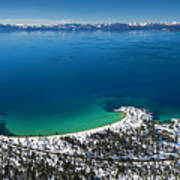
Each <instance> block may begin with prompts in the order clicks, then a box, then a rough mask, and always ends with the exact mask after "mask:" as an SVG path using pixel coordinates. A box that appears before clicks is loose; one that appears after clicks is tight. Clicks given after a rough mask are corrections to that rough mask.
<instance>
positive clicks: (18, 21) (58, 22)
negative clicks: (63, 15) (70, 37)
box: [0, 19, 74, 25]
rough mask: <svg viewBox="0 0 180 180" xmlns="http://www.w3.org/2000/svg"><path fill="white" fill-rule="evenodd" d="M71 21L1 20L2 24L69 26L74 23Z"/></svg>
mask: <svg viewBox="0 0 180 180" xmlns="http://www.w3.org/2000/svg"><path fill="white" fill-rule="evenodd" d="M73 22H74V21H72V20H71V19H0V23H1V24H36V25H42V24H43V25H50V24H69V23H73Z"/></svg>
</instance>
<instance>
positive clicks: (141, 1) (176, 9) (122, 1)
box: [0, 0, 180, 24]
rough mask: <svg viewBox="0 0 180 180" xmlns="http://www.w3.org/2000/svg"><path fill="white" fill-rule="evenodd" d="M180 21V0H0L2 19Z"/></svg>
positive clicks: (22, 21)
mask: <svg viewBox="0 0 180 180" xmlns="http://www.w3.org/2000/svg"><path fill="white" fill-rule="evenodd" d="M172 21H178V22H179V21H180V0H29V1H28V0H0V23H10V24H26V23H27V24H59V23H71V22H75V23H103V22H172Z"/></svg>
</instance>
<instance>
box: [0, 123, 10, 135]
mask: <svg viewBox="0 0 180 180" xmlns="http://www.w3.org/2000/svg"><path fill="white" fill-rule="evenodd" d="M0 135H8V136H10V135H11V136H12V135H13V134H12V133H11V132H10V131H9V130H8V129H7V128H6V121H5V120H0Z"/></svg>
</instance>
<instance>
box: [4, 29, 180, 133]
mask: <svg viewBox="0 0 180 180" xmlns="http://www.w3.org/2000/svg"><path fill="white" fill-rule="evenodd" d="M179 68H180V32H165V31H129V32H100V31H99V32H98V31H97V32H13V33H2V32H1V33H0V120H3V121H5V123H6V124H5V126H6V128H7V129H8V131H10V132H11V133H13V134H15V135H39V134H42V135H47V134H55V133H56V132H57V133H60V134H62V133H68V132H75V131H80V130H85V129H90V128H94V127H98V126H102V125H105V124H109V123H112V122H114V121H117V120H119V118H120V116H119V114H118V113H115V112H113V109H114V108H118V107H119V106H122V105H133V106H137V107H144V108H147V109H149V110H150V111H152V112H153V114H154V118H155V120H159V121H161V122H166V121H169V120H170V119H171V118H178V117H179V118H180V70H179ZM0 131H2V130H0Z"/></svg>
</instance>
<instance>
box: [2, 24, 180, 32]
mask: <svg viewBox="0 0 180 180" xmlns="http://www.w3.org/2000/svg"><path fill="white" fill-rule="evenodd" d="M131 30H163V31H180V23H178V22H173V23H170V24H165V23H129V24H128V23H106V24H103V23H102V24H76V23H72V24H56V25H31V24H14V25H12V24H0V32H2V31H3V32H4V31H10V32H11V31H131Z"/></svg>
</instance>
